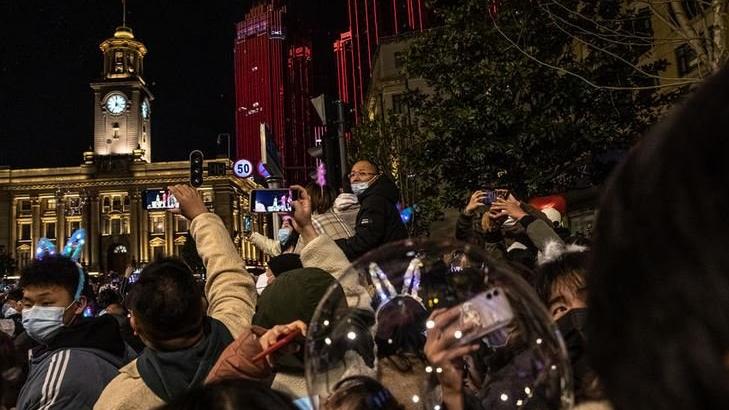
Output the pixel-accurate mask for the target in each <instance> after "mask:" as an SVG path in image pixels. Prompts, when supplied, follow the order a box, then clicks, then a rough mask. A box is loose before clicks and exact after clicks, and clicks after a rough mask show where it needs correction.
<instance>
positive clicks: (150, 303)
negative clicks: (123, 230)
mask: <svg viewBox="0 0 729 410" xmlns="http://www.w3.org/2000/svg"><path fill="white" fill-rule="evenodd" d="M201 296H202V295H201V294H200V287H199V286H197V284H196V283H195V278H194V277H193V276H192V272H190V269H189V268H188V267H187V265H185V264H184V263H183V262H182V261H180V260H178V259H174V258H165V259H160V260H158V261H156V262H153V263H151V264H149V265H147V266H146V267H145V268H144V269H143V270H142V272H141V273H140V275H139V280H138V281H137V283H135V284H134V287H133V288H132V290H131V292H130V293H129V295H128V307H129V308H130V309H131V310H132V312H133V314H134V318H135V319H136V320H138V321H139V322H141V325H142V329H143V331H144V334H145V337H147V338H149V339H151V341H152V342H164V341H167V340H170V339H176V338H181V337H190V336H194V335H195V334H197V333H198V332H199V331H200V330H201V328H202V323H203V316H204V312H203V307H202V297H201Z"/></svg>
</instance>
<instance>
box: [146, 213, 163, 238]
mask: <svg viewBox="0 0 729 410" xmlns="http://www.w3.org/2000/svg"><path fill="white" fill-rule="evenodd" d="M149 225H150V226H149V231H150V232H151V233H153V234H163V233H165V217H164V216H152V217H150V221H149Z"/></svg>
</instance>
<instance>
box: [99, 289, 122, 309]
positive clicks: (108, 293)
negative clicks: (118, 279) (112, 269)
mask: <svg viewBox="0 0 729 410" xmlns="http://www.w3.org/2000/svg"><path fill="white" fill-rule="evenodd" d="M96 303H97V304H98V305H99V307H101V308H102V309H106V307H107V306H109V305H114V304H121V303H122V297H121V295H120V294H119V292H117V291H116V290H114V289H111V288H106V289H103V290H101V291H100V292H99V294H98V295H97V297H96Z"/></svg>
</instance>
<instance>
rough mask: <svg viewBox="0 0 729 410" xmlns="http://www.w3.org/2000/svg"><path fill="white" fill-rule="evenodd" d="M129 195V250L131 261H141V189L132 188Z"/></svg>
mask: <svg viewBox="0 0 729 410" xmlns="http://www.w3.org/2000/svg"><path fill="white" fill-rule="evenodd" d="M128 195H129V238H130V239H129V240H130V242H131V243H130V244H129V245H130V247H131V249H130V250H129V256H130V257H131V258H132V260H131V261H130V262H132V263H133V262H139V261H140V259H141V255H140V252H139V251H140V246H139V229H140V227H141V224H140V223H139V222H140V221H139V216H140V210H139V206H140V205H139V202H140V199H141V194H140V193H139V190H137V189H132V190H130V191H129V193H128Z"/></svg>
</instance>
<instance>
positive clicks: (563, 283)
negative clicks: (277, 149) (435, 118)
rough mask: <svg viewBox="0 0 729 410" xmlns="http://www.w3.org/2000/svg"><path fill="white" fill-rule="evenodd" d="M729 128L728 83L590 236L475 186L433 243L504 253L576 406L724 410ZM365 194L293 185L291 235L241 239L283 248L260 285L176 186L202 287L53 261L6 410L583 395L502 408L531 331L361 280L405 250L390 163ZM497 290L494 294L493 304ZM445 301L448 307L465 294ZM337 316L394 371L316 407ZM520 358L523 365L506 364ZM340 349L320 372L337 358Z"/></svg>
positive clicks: (728, 77)
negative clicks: (558, 346) (471, 322)
mask: <svg viewBox="0 0 729 410" xmlns="http://www.w3.org/2000/svg"><path fill="white" fill-rule="evenodd" d="M727 129H729V71H727V70H724V71H722V72H721V73H720V74H718V75H717V76H715V77H714V78H712V79H710V80H709V81H708V82H707V83H706V84H705V85H704V86H703V87H702V88H701V89H699V90H698V91H696V92H695V93H694V95H692V96H691V98H690V99H689V100H688V101H686V102H685V103H684V104H683V105H682V106H681V107H680V108H679V109H677V110H676V112H674V113H672V115H670V116H669V117H668V118H667V119H666V120H665V121H664V122H663V123H662V124H660V125H659V126H658V127H656V128H655V129H654V130H653V131H652V132H651V133H650V134H649V135H647V136H645V137H644V139H643V140H642V141H641V142H640V144H639V145H638V146H637V147H635V148H634V149H633V150H632V151H631V152H630V153H629V154H628V155H627V158H626V159H625V161H624V162H623V163H622V165H620V166H619V168H618V169H617V170H616V171H615V173H614V175H613V177H612V179H611V180H610V182H609V183H608V184H607V185H606V187H605V189H604V197H603V199H602V202H601V206H600V210H599V211H600V215H599V218H598V224H597V228H596V236H595V238H594V241H593V242H592V243H590V242H589V241H585V240H584V239H581V240H575V239H574V238H571V237H569V235H568V234H566V233H565V232H564V230H562V229H559V225H555V224H554V221H552V220H550V219H549V217H548V216H547V215H545V214H544V213H543V212H540V211H539V210H537V209H535V208H533V207H531V206H529V205H528V204H526V203H525V202H523V201H522V200H520V199H521V198H520V196H521V195H520V193H519V192H514V191H512V190H510V189H509V187H501V186H497V184H495V183H494V184H489V185H490V186H489V187H488V189H483V188H481V187H474V192H473V193H472V194H471V195H470V197H469V198H468V200H467V201H465V203H464V208H463V210H462V212H461V214H460V216H459V218H458V221H457V226H455V232H456V233H455V238H435V239H457V240H458V241H461V242H456V243H463V244H464V245H463V246H464V249H466V248H467V247H471V248H477V249H480V252H483V253H484V255H486V256H485V260H487V261H488V263H486V264H484V265H483V266H482V267H481V269H482V270H486V271H488V270H489V269H490V270H491V272H492V273H493V272H507V275H511V276H514V277H518V278H520V279H519V281H521V282H520V283H524V284H526V286H527V287H528V289H529V290H528V292H530V293H533V295H534V300H538V301H539V303H541V307H540V309H541V310H542V311H544V312H545V315H546V316H545V317H547V318H548V319H547V322H548V326H554V328H555V329H558V330H559V334H560V335H561V338H562V341H563V343H564V345H563V346H564V348H565V350H564V351H563V353H564V354H565V358H566V360H567V362H568V363H569V366H570V369H571V371H570V372H568V373H567V374H569V378H570V380H569V383H568V385H571V386H572V388H571V389H572V391H573V392H574V401H575V403H576V405H577V406H578V407H580V408H583V409H590V408H618V409H656V408H676V409H678V408H681V409H686V408H692V409H712V408H721V407H725V406H726V403H728V402H729V397H727V396H729V317H724V316H725V315H729V256H727V255H729V253H727V252H726V248H727V244H729V226H727V224H726V223H725V222H724V220H723V219H724V218H723V216H724V215H726V214H727V211H729V209H727V207H729V169H728V168H727V165H726V164H727V163H729V162H727V160H726V158H727V157H729V156H728V155H727V154H729V140H728V139H727V138H726V130H727ZM464 166H465V164H464ZM349 183H350V186H347V187H345V188H343V189H342V191H340V192H337V191H335V190H333V189H332V188H330V187H328V186H326V185H324V186H321V185H318V184H311V185H309V186H307V187H305V188H304V187H299V186H293V187H291V189H292V190H293V191H297V192H298V199H296V200H294V201H292V209H293V212H292V213H291V214H289V215H282V216H283V219H282V227H281V229H280V230H279V231H278V232H276V237H275V238H267V237H265V236H263V235H261V234H258V233H252V234H250V235H249V236H248V237H247V238H246V239H247V240H249V241H251V242H252V243H253V244H254V245H255V246H257V247H258V248H259V249H261V251H263V252H264V253H266V254H267V255H268V256H269V257H270V259H269V260H268V262H267V269H266V271H265V273H261V274H260V275H259V276H258V277H257V278H256V277H255V276H254V275H252V274H251V273H249V272H248V271H247V270H246V268H245V264H244V262H243V261H242V260H241V258H240V256H239V253H238V252H237V250H236V248H235V246H234V244H233V243H232V242H231V239H230V235H229V234H228V231H227V229H226V227H225V226H224V224H223V222H222V221H221V219H220V218H219V217H218V216H217V215H215V214H214V213H211V212H209V211H208V209H207V208H206V207H205V205H204V203H203V201H202V200H201V199H200V197H199V196H198V194H197V192H196V191H195V189H193V188H191V187H189V186H185V185H177V186H173V187H170V190H171V192H172V193H173V194H174V195H175V197H176V198H177V200H178V202H179V204H180V208H179V212H180V213H181V214H182V215H183V216H184V217H185V218H187V219H188V220H189V221H190V232H191V235H192V237H193V238H194V240H195V243H196V246H197V251H198V254H199V256H200V257H201V258H202V260H203V262H204V265H205V269H206V276H205V281H204V282H200V281H198V280H196V279H195V277H194V275H193V273H192V272H191V270H190V268H189V267H188V266H187V265H186V264H185V263H184V261H181V260H178V259H175V258H164V259H161V260H156V261H153V262H152V263H150V264H149V265H147V266H145V267H144V269H142V271H141V272H140V273H139V275H138V277H135V278H134V280H132V281H130V278H129V276H128V275H127V276H124V275H123V276H119V277H110V278H108V280H106V281H105V283H103V284H102V283H98V282H95V281H92V280H91V279H90V278H89V277H88V274H87V272H85V271H84V270H83V269H82V268H81V267H80V265H79V264H78V263H77V262H76V261H75V260H73V259H72V258H70V257H68V255H64V254H62V253H61V254H59V253H60V252H59V253H53V252H45V253H41V254H40V255H38V258H37V259H36V260H35V261H33V262H32V263H31V264H30V265H29V266H27V267H25V268H24V269H23V271H22V272H21V276H20V279H19V282H18V284H17V286H15V287H11V288H8V289H6V291H5V293H4V294H3V300H2V302H3V304H2V320H0V325H2V326H1V327H0V375H1V377H0V400H1V401H0V409H12V408H18V409H82V408H89V409H90V408H94V409H150V408H163V409H203V408H205V409H208V408H212V409H215V408H220V409H236V408H250V409H287V408H290V409H294V408H308V407H309V406H318V407H319V408H324V409H410V408H421V407H420V406H421V404H420V403H419V402H418V400H416V398H417V396H416V395H415V396H414V395H412V394H411V392H412V391H415V390H417V389H418V386H414V385H411V381H412V380H413V378H412V377H411V375H412V374H415V373H417V372H420V373H432V370H431V371H429V370H427V369H433V368H435V369H437V370H438V371H437V372H435V373H437V374H434V376H435V378H436V379H437V383H438V397H439V400H438V404H437V405H436V406H435V407H434V408H436V409H446V408H447V409H450V410H454V409H463V408H469V409H470V408H473V409H491V408H512V407H522V406H523V408H563V407H564V406H565V405H567V406H569V405H571V404H572V399H571V398H568V399H564V397H566V396H564V395H562V396H561V397H562V401H560V400H556V401H555V400H552V398H553V397H557V396H559V394H558V395H557V396H550V394H553V392H550V390H549V388H545V389H543V390H538V391H537V392H535V393H534V396H535V397H533V395H532V393H531V392H530V391H527V395H528V397H529V398H530V399H531V401H525V402H523V403H522V404H518V405H511V404H510V405H508V406H507V404H506V402H507V400H506V399H505V398H504V397H507V398H508V397H509V395H511V394H512V393H511V390H510V389H513V388H514V386H516V381H517V379H518V378H519V377H522V376H520V375H521V372H522V370H523V368H522V367H521V366H522V363H521V361H522V360H524V356H523V355H521V354H520V353H519V351H518V350H515V348H514V347H515V345H516V344H518V342H515V341H517V340H519V332H520V329H516V330H515V329H514V328H509V327H502V328H499V329H498V330H499V332H493V333H491V334H489V336H488V337H483V338H481V335H479V336H478V337H475V338H468V337H467V336H469V332H470V331H471V329H470V328H469V327H468V326H464V324H463V322H462V321H461V320H462V314H463V312H464V310H463V306H462V305H463V303H462V302H463V300H464V299H463V298H461V299H457V298H456V299H452V300H451V302H452V301H453V300H456V302H453V303H450V304H443V303H441V304H439V303H440V302H438V300H437V298H435V297H433V296H432V295H431V296H427V297H426V296H425V293H427V292H435V293H437V292H439V291H436V290H434V289H437V288H438V284H434V283H433V282H432V281H431V282H428V283H426V278H425V276H423V277H422V278H421V277H420V276H418V277H417V278H416V279H413V277H412V269H410V268H408V269H409V271H408V272H410V273H409V274H410V275H411V276H410V277H409V279H408V277H406V279H405V281H404V285H403V291H401V292H400V293H397V294H394V293H392V290H394V286H392V285H391V284H390V281H391V280H393V278H391V277H389V278H388V277H387V273H386V272H385V273H382V274H381V273H380V271H379V270H377V269H376V268H379V267H378V266H374V267H373V265H374V264H370V265H369V267H368V269H369V276H367V277H365V279H366V280H364V281H362V277H361V276H360V277H357V276H356V275H355V276H353V275H351V274H348V273H347V272H348V270H351V269H352V268H351V266H352V262H355V264H356V261H357V260H367V258H368V257H371V256H370V255H372V253H369V254H368V252H372V251H375V250H378V249H386V248H387V247H391V246H397V245H395V244H397V243H398V242H399V241H403V240H406V239H408V238H407V230H406V229H405V226H404V224H403V222H402V220H401V218H400V214H399V211H398V209H397V202H398V199H399V197H400V195H399V192H398V188H397V187H396V185H395V184H394V182H393V181H392V180H391V179H390V178H388V176H387V175H386V173H385V172H383V171H382V169H381V168H379V167H378V166H377V165H375V164H373V163H371V162H369V161H367V160H362V161H359V162H357V163H355V164H354V165H353V166H352V168H351V171H350V173H349ZM462 255H463V254H458V253H451V254H449V255H444V259H443V261H441V262H442V265H443V266H446V265H448V266H449V267H450V268H449V269H450V270H445V271H444V272H445V273H444V274H443V276H442V277H441V279H443V281H444V282H443V283H446V284H447V287H448V289H456V291H457V292H456V294H457V293H458V292H461V291H462V290H463V289H464V288H465V287H468V286H472V287H473V288H474V289H479V291H481V290H483V289H485V288H484V283H485V281H486V280H487V279H484V277H483V276H478V275H477V276H476V279H475V282H473V280H474V279H473V277H471V278H470V279H469V278H466V276H464V275H465V273H463V272H473V270H471V271H469V270H468V269H469V268H470V267H469V266H468V264H465V265H464V264H459V263H461V262H459V261H461V260H462V259H463V258H462ZM361 258H363V259H361ZM459 258H460V259H459ZM413 260H415V259H413ZM470 262H471V263H472V262H473V261H472V260H471V261H470ZM486 265H488V266H486ZM454 267H455V268H454ZM416 268H417V266H416ZM456 268H457V269H456ZM456 272H459V273H458V274H456ZM449 275H452V277H451V276H449ZM368 278H369V279H368ZM454 278H455V279H454ZM463 278H466V279H464V281H465V282H459V280H461V279H463ZM420 279H422V281H423V283H422V285H421V284H419V283H418V284H417V285H414V283H415V282H418V281H419V280H420ZM469 280H470V281H472V283H467V282H468V281H469ZM406 285H409V286H410V287H407V286H406ZM398 286H399V283H398ZM418 286H420V288H418ZM390 288H392V290H391V289H390ZM406 288H407V289H406ZM494 289H495V288H491V289H489V292H490V293H488V297H489V298H491V297H492V296H493V297H494V298H498V293H494ZM418 290H420V294H418ZM448 291H450V290H447V291H442V292H441V293H437V295H438V297H439V298H441V299H443V300H445V299H446V298H447V297H453V295H452V294H449V293H448ZM383 295H385V296H383ZM434 300H435V302H433V301H434ZM328 301H334V302H335V303H334V302H333V303H334V304H335V306H328V305H327V303H328ZM392 301H396V302H397V303H390V302H392ZM512 306H516V305H515V304H514V302H513V301H512ZM326 309H330V311H331V312H335V313H336V314H337V315H338V316H337V317H345V318H346V320H344V322H343V323H347V324H348V325H352V326H359V328H360V329H372V333H371V334H369V333H367V332H364V333H362V334H357V333H352V332H349V333H347V332H344V333H343V334H344V338H345V339H346V338H349V339H351V340H354V339H355V338H356V337H360V336H361V335H364V334H369V335H370V337H371V338H372V344H373V345H375V346H376V349H374V350H372V351H369V350H366V349H362V348H361V345H358V344H352V345H351V346H349V347H348V348H347V349H344V353H343V356H346V357H351V356H357V357H358V359H357V360H358V363H359V362H361V363H363V365H364V366H369V367H371V363H373V362H375V361H378V360H379V362H378V363H379V365H380V366H381V367H387V369H386V370H387V371H385V370H382V369H380V372H379V373H376V374H368V373H363V372H360V373H357V372H355V371H353V369H344V371H343V374H344V375H345V376H343V377H342V378H341V379H340V380H334V381H331V386H333V387H331V389H330V392H329V394H328V395H319V396H317V397H312V394H311V393H312V392H311V388H312V382H311V374H307V371H306V369H307V366H308V364H307V363H306V361H307V360H312V357H311V352H312V351H309V355H308V356H307V355H305V354H304V349H305V346H306V345H305V342H304V339H305V337H306V336H307V335H309V336H310V342H311V343H315V342H317V340H315V339H316V338H315V337H314V336H312V335H316V334H317V332H319V331H321V329H320V325H319V322H318V321H317V320H316V318H315V316H316V315H317V313H316V312H317V311H322V310H324V311H326ZM342 312H346V313H344V314H342ZM393 312H395V313H393ZM403 312H404V313H403ZM497 313H498V314H501V313H503V312H495V313H494V315H496V316H497ZM519 313H520V312H518V311H517V312H515V316H514V317H515V318H512V319H511V320H514V321H516V320H521V319H518V318H519ZM343 315H344V316H343ZM398 315H399V316H398ZM393 318H395V319H393ZM326 325H328V323H325V326H326ZM348 329H349V328H348ZM454 329H455V332H454V331H453V330H454ZM423 330H424V331H423ZM332 334H334V333H332ZM461 339H464V340H465V339H468V342H467V343H466V342H464V341H463V340H461ZM312 340H313V341H312ZM326 340H329V341H328V342H326V343H325V344H326V345H331V344H332V341H331V339H326ZM358 340H359V339H358ZM540 340H541V339H540ZM292 341H293V342H292ZM284 342H285V343H284ZM334 343H335V344H336V343H337V341H336V340H335V341H334ZM357 343H359V342H357ZM538 343H540V342H538ZM284 344H286V345H285V346H284ZM503 346H507V347H509V348H511V350H510V354H499V353H498V352H499V350H498V348H500V347H503ZM332 351H333V350H326V352H327V353H326V354H324V353H322V357H318V358H316V360H319V361H321V360H331V361H330V362H329V363H334V361H336V360H334V359H333V358H332V357H330V355H331V352H332ZM484 352H488V353H487V354H484ZM327 355H329V356H327ZM323 356H327V357H323ZM336 359H337V360H343V359H342V358H336ZM348 363H353V362H351V361H350V362H348ZM332 366H333V365H332ZM388 366H389V367H388ZM352 367H353V368H354V367H356V366H352ZM307 377H308V378H309V382H308V384H307ZM562 388H563V389H564V388H565V387H564V386H562ZM558 390H559V389H558ZM504 392H509V394H508V395H507V394H506V393H504ZM570 394H571V393H570ZM540 395H541V396H540ZM411 398H412V399H411ZM565 400H566V401H565ZM565 403H566V404H565Z"/></svg>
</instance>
